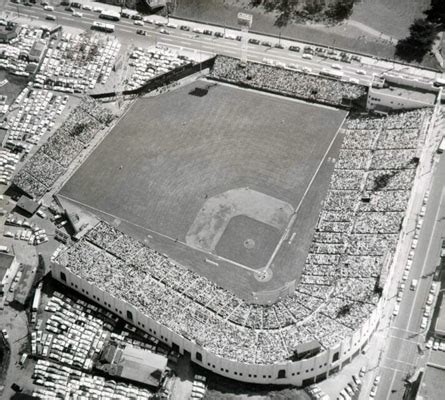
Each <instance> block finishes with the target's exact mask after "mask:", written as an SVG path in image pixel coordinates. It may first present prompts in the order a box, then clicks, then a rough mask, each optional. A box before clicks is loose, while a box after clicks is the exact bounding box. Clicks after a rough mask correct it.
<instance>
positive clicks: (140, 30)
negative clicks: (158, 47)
mask: <svg viewBox="0 0 445 400" xmlns="http://www.w3.org/2000/svg"><path fill="white" fill-rule="evenodd" d="M136 33H137V34H138V35H142V36H147V35H148V32H147V31H144V30H143V29H138V30H137V31H136Z"/></svg>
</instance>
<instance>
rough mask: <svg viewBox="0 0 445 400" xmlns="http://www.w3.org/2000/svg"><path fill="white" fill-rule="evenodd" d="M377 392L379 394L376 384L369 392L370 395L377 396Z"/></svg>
mask: <svg viewBox="0 0 445 400" xmlns="http://www.w3.org/2000/svg"><path fill="white" fill-rule="evenodd" d="M376 394H377V386H376V385H374V386H373V387H372V389H371V391H370V392H369V397H375V395H376Z"/></svg>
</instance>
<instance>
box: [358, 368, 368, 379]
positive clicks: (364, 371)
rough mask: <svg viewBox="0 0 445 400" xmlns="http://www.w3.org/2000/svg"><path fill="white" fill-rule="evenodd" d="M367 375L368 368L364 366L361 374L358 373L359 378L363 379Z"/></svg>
mask: <svg viewBox="0 0 445 400" xmlns="http://www.w3.org/2000/svg"><path fill="white" fill-rule="evenodd" d="M365 374H366V367H365V366H363V367H361V368H360V372H359V373H358V376H359V377H360V378H363V377H364V376H365Z"/></svg>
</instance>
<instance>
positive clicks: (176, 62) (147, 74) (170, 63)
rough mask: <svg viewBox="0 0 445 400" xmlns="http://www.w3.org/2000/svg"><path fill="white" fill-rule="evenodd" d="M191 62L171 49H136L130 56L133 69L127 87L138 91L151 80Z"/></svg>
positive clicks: (130, 64)
mask: <svg viewBox="0 0 445 400" xmlns="http://www.w3.org/2000/svg"><path fill="white" fill-rule="evenodd" d="M190 62H191V60H190V59H189V58H188V57H186V56H183V55H180V54H178V53H177V51H175V50H172V49H169V48H163V47H162V48H158V47H155V48H150V49H143V48H140V47H138V48H136V49H134V50H133V51H132V53H131V54H130V62H129V66H130V67H131V73H130V77H129V79H128V83H127V87H128V88H129V89H136V88H138V87H141V86H143V85H144V84H145V83H147V82H148V81H149V80H150V79H152V78H154V77H156V76H158V75H161V74H165V73H166V72H168V71H171V70H173V69H176V68H179V67H181V66H184V65H187V64H190Z"/></svg>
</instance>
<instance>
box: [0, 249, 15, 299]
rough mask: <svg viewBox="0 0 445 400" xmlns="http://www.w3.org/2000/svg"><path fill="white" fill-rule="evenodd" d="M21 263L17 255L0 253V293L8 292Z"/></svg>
mask: <svg viewBox="0 0 445 400" xmlns="http://www.w3.org/2000/svg"><path fill="white" fill-rule="evenodd" d="M19 265H20V264H19V263H18V261H17V259H16V257H15V256H13V255H10V254H5V253H0V294H2V295H3V294H4V293H7V292H8V290H9V288H10V287H11V283H12V280H13V279H14V277H15V275H16V274H17V271H18V269H19Z"/></svg>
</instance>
